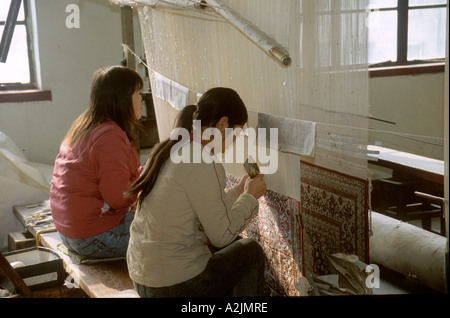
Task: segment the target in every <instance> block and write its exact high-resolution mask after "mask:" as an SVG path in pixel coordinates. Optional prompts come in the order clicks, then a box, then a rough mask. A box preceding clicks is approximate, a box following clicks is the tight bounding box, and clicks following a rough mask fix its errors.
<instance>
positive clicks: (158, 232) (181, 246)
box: [127, 159, 258, 287]
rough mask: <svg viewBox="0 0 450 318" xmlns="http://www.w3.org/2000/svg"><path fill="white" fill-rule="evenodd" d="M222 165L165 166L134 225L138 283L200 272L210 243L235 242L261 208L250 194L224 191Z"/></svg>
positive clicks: (132, 261)
mask: <svg viewBox="0 0 450 318" xmlns="http://www.w3.org/2000/svg"><path fill="white" fill-rule="evenodd" d="M225 178H226V175H225V169H224V167H223V165H222V164H221V163H209V164H208V163H204V162H202V163H179V164H174V163H173V162H172V161H171V160H170V159H168V160H167V162H166V163H165V164H164V166H163V168H162V169H161V172H160V174H159V176H158V179H157V181H156V184H155V186H154V188H153V190H152V191H151V193H150V194H149V195H148V196H147V197H146V198H145V200H144V202H143V204H142V206H141V207H140V208H139V209H138V210H137V211H136V215H135V219H134V221H133V223H132V225H131V228H130V232H131V236H130V243H129V247H128V252H127V263H128V270H129V274H130V277H131V279H132V280H133V281H135V282H137V283H139V284H141V285H145V286H149V287H163V286H171V285H174V284H177V283H181V282H183V281H186V280H188V279H190V278H193V277H195V276H197V275H198V274H200V273H201V272H202V271H203V270H204V269H205V267H206V264H207V262H208V260H209V258H210V256H211V252H210V251H209V249H208V245H207V244H208V241H209V242H210V243H211V244H212V245H214V246H216V247H223V246H226V245H227V244H229V243H231V242H232V241H233V240H234V239H235V238H236V237H237V236H238V235H239V234H240V233H241V231H242V230H243V229H244V228H245V226H246V225H247V224H248V223H249V222H250V220H251V219H252V217H253V216H254V215H255V214H256V213H257V211H258V200H256V199H255V197H253V196H252V195H251V194H242V195H240V196H239V197H238V195H237V192H236V190H235V189H234V188H231V189H228V190H227V191H225V190H224V189H225Z"/></svg>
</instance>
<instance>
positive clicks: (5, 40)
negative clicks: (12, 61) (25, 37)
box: [0, 0, 22, 63]
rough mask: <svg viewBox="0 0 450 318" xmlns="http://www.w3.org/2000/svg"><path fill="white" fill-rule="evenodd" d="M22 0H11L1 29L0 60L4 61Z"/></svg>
mask: <svg viewBox="0 0 450 318" xmlns="http://www.w3.org/2000/svg"><path fill="white" fill-rule="evenodd" d="M21 3H22V0H11V5H10V7H9V12H8V17H7V18H6V23H5V28H4V29H3V35H2V41H1V42H0V62H2V63H5V62H6V58H7V57H8V52H9V47H10V46H11V40H12V37H13V34H14V28H15V27H16V22H17V16H18V15H19V10H20V5H21Z"/></svg>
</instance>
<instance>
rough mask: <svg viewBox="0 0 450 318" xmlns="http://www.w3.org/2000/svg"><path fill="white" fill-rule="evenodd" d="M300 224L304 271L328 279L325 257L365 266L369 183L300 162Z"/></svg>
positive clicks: (328, 269)
mask: <svg viewBox="0 0 450 318" xmlns="http://www.w3.org/2000/svg"><path fill="white" fill-rule="evenodd" d="M300 179H301V196H300V202H301V206H300V209H301V223H302V238H303V244H302V245H303V246H302V247H303V255H304V263H305V269H306V270H307V271H308V272H310V273H311V274H312V275H327V274H329V273H330V264H329V261H328V258H327V255H330V254H334V253H344V254H354V255H357V256H358V257H359V259H360V260H361V261H363V262H368V256H369V254H368V249H369V243H368V182H367V181H366V180H362V179H358V178H354V177H351V176H348V175H345V174H341V173H338V172H335V171H331V170H328V169H325V168H322V167H318V166H315V165H312V164H309V163H306V162H303V161H302V162H301V166H300Z"/></svg>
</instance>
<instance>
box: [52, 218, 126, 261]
mask: <svg viewBox="0 0 450 318" xmlns="http://www.w3.org/2000/svg"><path fill="white" fill-rule="evenodd" d="M133 219H134V211H128V212H126V213H125V215H124V217H123V218H122V220H121V221H120V223H119V225H117V226H116V227H115V228H113V229H111V230H109V231H107V232H104V233H101V234H99V235H96V236H92V237H88V238H83V239H72V238H68V237H66V236H63V235H62V234H61V233H60V234H59V235H60V236H61V239H62V241H63V243H64V244H65V245H66V246H67V247H68V248H69V249H71V250H73V251H75V252H77V253H78V254H80V255H83V256H87V257H92V258H108V257H125V256H126V253H127V249H128V241H129V240H130V225H131V222H133Z"/></svg>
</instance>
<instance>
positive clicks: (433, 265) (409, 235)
mask: <svg viewBox="0 0 450 318" xmlns="http://www.w3.org/2000/svg"><path fill="white" fill-rule="evenodd" d="M372 231H373V235H372V236H371V237H370V245H369V246H370V248H369V251H370V261H371V263H374V264H379V265H382V266H385V267H387V268H389V269H392V270H394V271H396V272H398V273H401V274H403V275H406V276H408V275H412V276H413V277H416V278H417V279H418V280H419V281H421V282H422V283H423V284H425V285H427V286H429V287H431V288H434V289H436V290H437V291H440V292H446V288H447V287H446V282H447V279H446V270H445V266H446V264H445V263H446V261H445V250H446V244H447V239H446V238H445V237H443V236H440V235H438V234H435V233H432V232H429V231H426V230H424V229H422V228H419V227H417V226H414V225H411V224H409V223H406V222H402V221H399V220H396V219H393V218H391V217H388V216H385V215H382V214H380V213H377V212H372Z"/></svg>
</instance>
